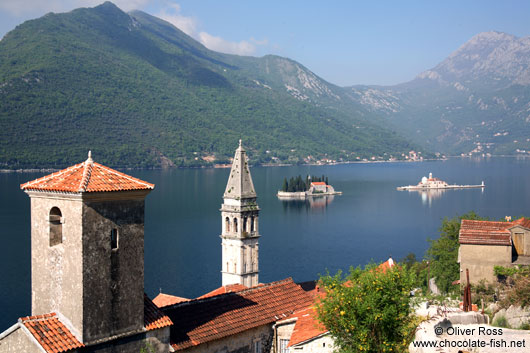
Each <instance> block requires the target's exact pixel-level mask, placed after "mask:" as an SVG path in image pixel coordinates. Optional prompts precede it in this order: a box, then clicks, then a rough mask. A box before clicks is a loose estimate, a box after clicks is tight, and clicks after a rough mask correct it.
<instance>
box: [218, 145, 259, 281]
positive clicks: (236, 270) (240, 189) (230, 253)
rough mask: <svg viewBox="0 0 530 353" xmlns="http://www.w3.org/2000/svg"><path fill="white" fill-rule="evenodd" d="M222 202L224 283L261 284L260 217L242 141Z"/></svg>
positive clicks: (235, 156)
mask: <svg viewBox="0 0 530 353" xmlns="http://www.w3.org/2000/svg"><path fill="white" fill-rule="evenodd" d="M223 198H224V202H223V204H222V205H221V210H220V211H221V222H222V234H221V239H222V241H221V246H222V252H223V256H222V258H223V260H222V264H221V272H222V281H223V286H226V285H228V284H234V283H240V284H243V285H245V286H247V287H252V286H255V285H257V284H258V245H259V244H258V238H259V237H260V235H259V232H258V216H259V207H258V204H257V202H256V198H257V195H256V191H255V190H254V183H253V182H252V176H251V175H250V169H249V167H248V160H247V156H246V152H245V149H244V148H243V144H242V142H241V140H239V147H238V148H237V149H236V153H235V155H234V161H233V163H232V169H231V170H230V176H229V177H228V183H227V184H226V189H225V193H224V195H223Z"/></svg>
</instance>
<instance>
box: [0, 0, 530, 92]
mask: <svg viewBox="0 0 530 353" xmlns="http://www.w3.org/2000/svg"><path fill="white" fill-rule="evenodd" d="M102 2H103V1H102V0H0V37H3V36H4V34H5V33H7V32H9V31H10V30H12V29H14V28H15V27H16V26H17V25H18V24H20V23H22V22H24V21H26V20H29V19H34V18H38V17H40V16H43V15H44V14H46V13H48V12H56V13H58V12H67V11H71V10H72V9H75V8H78V7H93V6H96V5H98V4H100V3H102ZM113 2H114V4H116V5H117V6H118V7H120V8H121V9H122V10H124V11H131V10H134V9H136V10H141V11H144V12H147V13H149V14H151V15H153V16H156V17H160V18H162V19H165V20H167V21H169V22H171V23H172V24H174V25H175V26H177V27H178V28H179V29H181V30H182V31H184V32H185V33H187V34H188V35H190V36H191V37H193V38H195V39H196V40H198V41H199V42H201V43H202V44H204V45H205V46H206V47H208V48H209V49H212V50H216V51H220V52H224V53H230V54H238V55H252V56H263V55H267V54H275V55H280V56H284V57H288V58H290V59H293V60H296V61H298V62H299V63H301V64H302V65H304V66H305V67H307V68H308V69H310V70H311V71H313V72H314V73H315V74H317V75H318V76H320V77H322V78H324V79H325V80H327V81H328V82H331V83H334V84H336V85H339V86H350V85H356V84H372V85H393V84H397V83H402V82H406V81H410V80H412V79H413V78H414V77H415V76H416V75H418V74H419V73H421V72H423V71H425V70H428V69H431V68H433V67H434V66H436V65H437V64H438V63H440V62H441V61H443V60H444V59H445V58H446V57H447V56H448V55H449V54H451V53H452V52H453V51H455V50H457V49H458V48H459V47H460V46H461V45H462V44H464V43H465V42H466V41H468V40H469V39H470V38H471V37H473V36H474V35H476V34H478V33H480V32H485V31H499V32H506V33H509V34H513V35H515V36H517V37H526V36H529V35H530V20H529V16H530V1H526V0H503V1H499V0H495V1H490V0H480V1H479V0H473V1H471V0H459V1H453V0H446V1H429V0H427V1H425V0H421V1H406V0H400V1H395V0H394V1H391V0H388V1H378V0H371V1H368V0H367V1H361V0H335V1H333V0H330V1H311V0H281V1H278V0H267V1H252V0H114V1H113Z"/></svg>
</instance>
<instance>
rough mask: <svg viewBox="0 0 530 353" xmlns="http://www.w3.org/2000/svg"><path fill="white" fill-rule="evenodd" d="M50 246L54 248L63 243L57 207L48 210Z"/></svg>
mask: <svg viewBox="0 0 530 353" xmlns="http://www.w3.org/2000/svg"><path fill="white" fill-rule="evenodd" d="M49 222H50V246H55V245H58V244H61V243H62V242H63V223H62V213H61V210H60V209H59V208H58V207H53V208H52V209H51V210H50V217H49Z"/></svg>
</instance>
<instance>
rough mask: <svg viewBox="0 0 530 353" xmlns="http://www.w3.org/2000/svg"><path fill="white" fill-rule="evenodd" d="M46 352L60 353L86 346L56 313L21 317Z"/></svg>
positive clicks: (21, 321)
mask: <svg viewBox="0 0 530 353" xmlns="http://www.w3.org/2000/svg"><path fill="white" fill-rule="evenodd" d="M19 322H20V323H21V324H23V325H24V326H25V327H26V328H27V329H28V330H29V332H30V333H31V335H32V336H33V337H34V338H35V340H37V342H38V343H39V345H40V346H41V347H42V348H43V349H44V351H46V352H50V353H59V352H67V351H69V350H72V349H77V348H81V347H84V344H83V343H81V342H79V341H78V340H77V338H75V337H74V335H72V333H71V332H70V330H68V328H66V326H64V324H63V323H62V322H61V321H60V320H59V318H58V317H57V315H56V314H55V313H51V314H44V315H36V316H27V317H23V318H20V319H19Z"/></svg>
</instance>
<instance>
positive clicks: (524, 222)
mask: <svg viewBox="0 0 530 353" xmlns="http://www.w3.org/2000/svg"><path fill="white" fill-rule="evenodd" d="M512 225H514V226H516V225H517V226H521V227H524V228H528V229H530V218H524V217H521V218H519V219H518V220H516V221H513V222H512Z"/></svg>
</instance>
